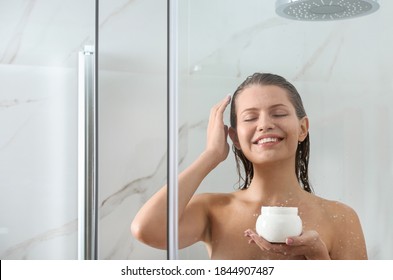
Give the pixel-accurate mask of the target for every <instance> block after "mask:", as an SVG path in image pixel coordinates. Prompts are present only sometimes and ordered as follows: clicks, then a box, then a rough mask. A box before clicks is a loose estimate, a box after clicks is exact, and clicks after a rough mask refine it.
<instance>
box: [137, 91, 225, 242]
mask: <svg viewBox="0 0 393 280" xmlns="http://www.w3.org/2000/svg"><path fill="white" fill-rule="evenodd" d="M229 102H230V97H227V98H225V99H224V100H222V101H221V102H220V103H218V104H217V105H215V106H214V107H213V108H212V109H211V112H210V117H209V124H208V129H207V143H206V148H205V150H204V151H203V152H202V154H201V155H200V156H199V157H198V158H197V159H196V160H195V161H194V162H193V163H192V164H191V165H190V166H189V167H188V168H186V169H185V170H184V171H183V172H181V173H180V175H179V181H178V187H179V190H178V195H179V204H178V211H179V247H180V248H184V247H187V246H190V245H192V244H194V243H196V242H198V241H201V240H204V239H205V237H206V234H207V230H208V216H207V214H208V213H207V211H208V205H207V203H206V202H207V201H206V199H204V196H203V195H195V196H194V193H195V191H196V190H197V189H198V187H199V185H200V184H201V182H202V181H203V179H204V178H205V177H206V176H207V175H208V174H209V173H210V172H211V171H212V170H213V169H214V168H215V167H216V166H217V165H218V164H219V163H220V162H222V161H224V160H225V159H226V158H227V156H228V152H229V145H228V143H227V135H228V128H227V126H225V125H224V122H223V114H224V111H225V108H226V107H227V106H228V104H229ZM131 232H132V234H133V236H134V237H135V238H137V239H138V240H139V241H141V242H143V243H146V244H148V245H150V246H152V247H155V248H159V249H165V248H166V247H167V244H166V243H167V238H166V236H167V186H166V185H165V186H163V187H162V188H161V189H160V190H159V191H158V192H157V193H156V194H154V195H153V196H152V197H151V198H150V199H149V200H148V201H147V202H146V203H145V204H144V205H143V207H142V208H141V209H140V210H139V212H138V213H137V215H136V216H135V218H134V220H133V222H132V224H131Z"/></svg>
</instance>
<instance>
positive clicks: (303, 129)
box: [299, 116, 309, 142]
mask: <svg viewBox="0 0 393 280" xmlns="http://www.w3.org/2000/svg"><path fill="white" fill-rule="evenodd" d="M299 128H300V133H299V142H303V141H304V139H306V137H307V135H308V129H309V122H308V118H307V116H306V117H303V118H302V119H301V120H300V127H299Z"/></svg>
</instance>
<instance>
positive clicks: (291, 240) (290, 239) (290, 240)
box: [285, 238, 293, 245]
mask: <svg viewBox="0 0 393 280" xmlns="http://www.w3.org/2000/svg"><path fill="white" fill-rule="evenodd" d="M285 243H287V245H291V244H292V243H293V239H292V238H287V242H285Z"/></svg>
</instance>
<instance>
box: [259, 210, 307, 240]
mask: <svg viewBox="0 0 393 280" xmlns="http://www.w3.org/2000/svg"><path fill="white" fill-rule="evenodd" d="M256 230H257V233H258V234H259V235H260V236H262V237H263V238H264V239H266V240H267V241H269V242H271V243H285V240H286V239H287V237H290V236H298V235H300V234H301V233H302V220H301V219H300V217H299V216H298V208H297V207H280V206H262V208H261V215H260V216H259V217H258V219H257V223H256Z"/></svg>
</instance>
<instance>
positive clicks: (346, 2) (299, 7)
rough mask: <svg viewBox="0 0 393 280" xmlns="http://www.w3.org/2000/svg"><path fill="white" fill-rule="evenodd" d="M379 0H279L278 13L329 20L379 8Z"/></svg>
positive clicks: (314, 19) (300, 17)
mask: <svg viewBox="0 0 393 280" xmlns="http://www.w3.org/2000/svg"><path fill="white" fill-rule="evenodd" d="M378 8H379V4H378V2H377V0H277V2H276V12H277V14H278V15H280V16H282V17H285V18H289V19H295V20H305V21H328V20H339V19H346V18H353V17H359V16H363V15H367V14H371V13H373V12H375V11H376V10H378Z"/></svg>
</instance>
